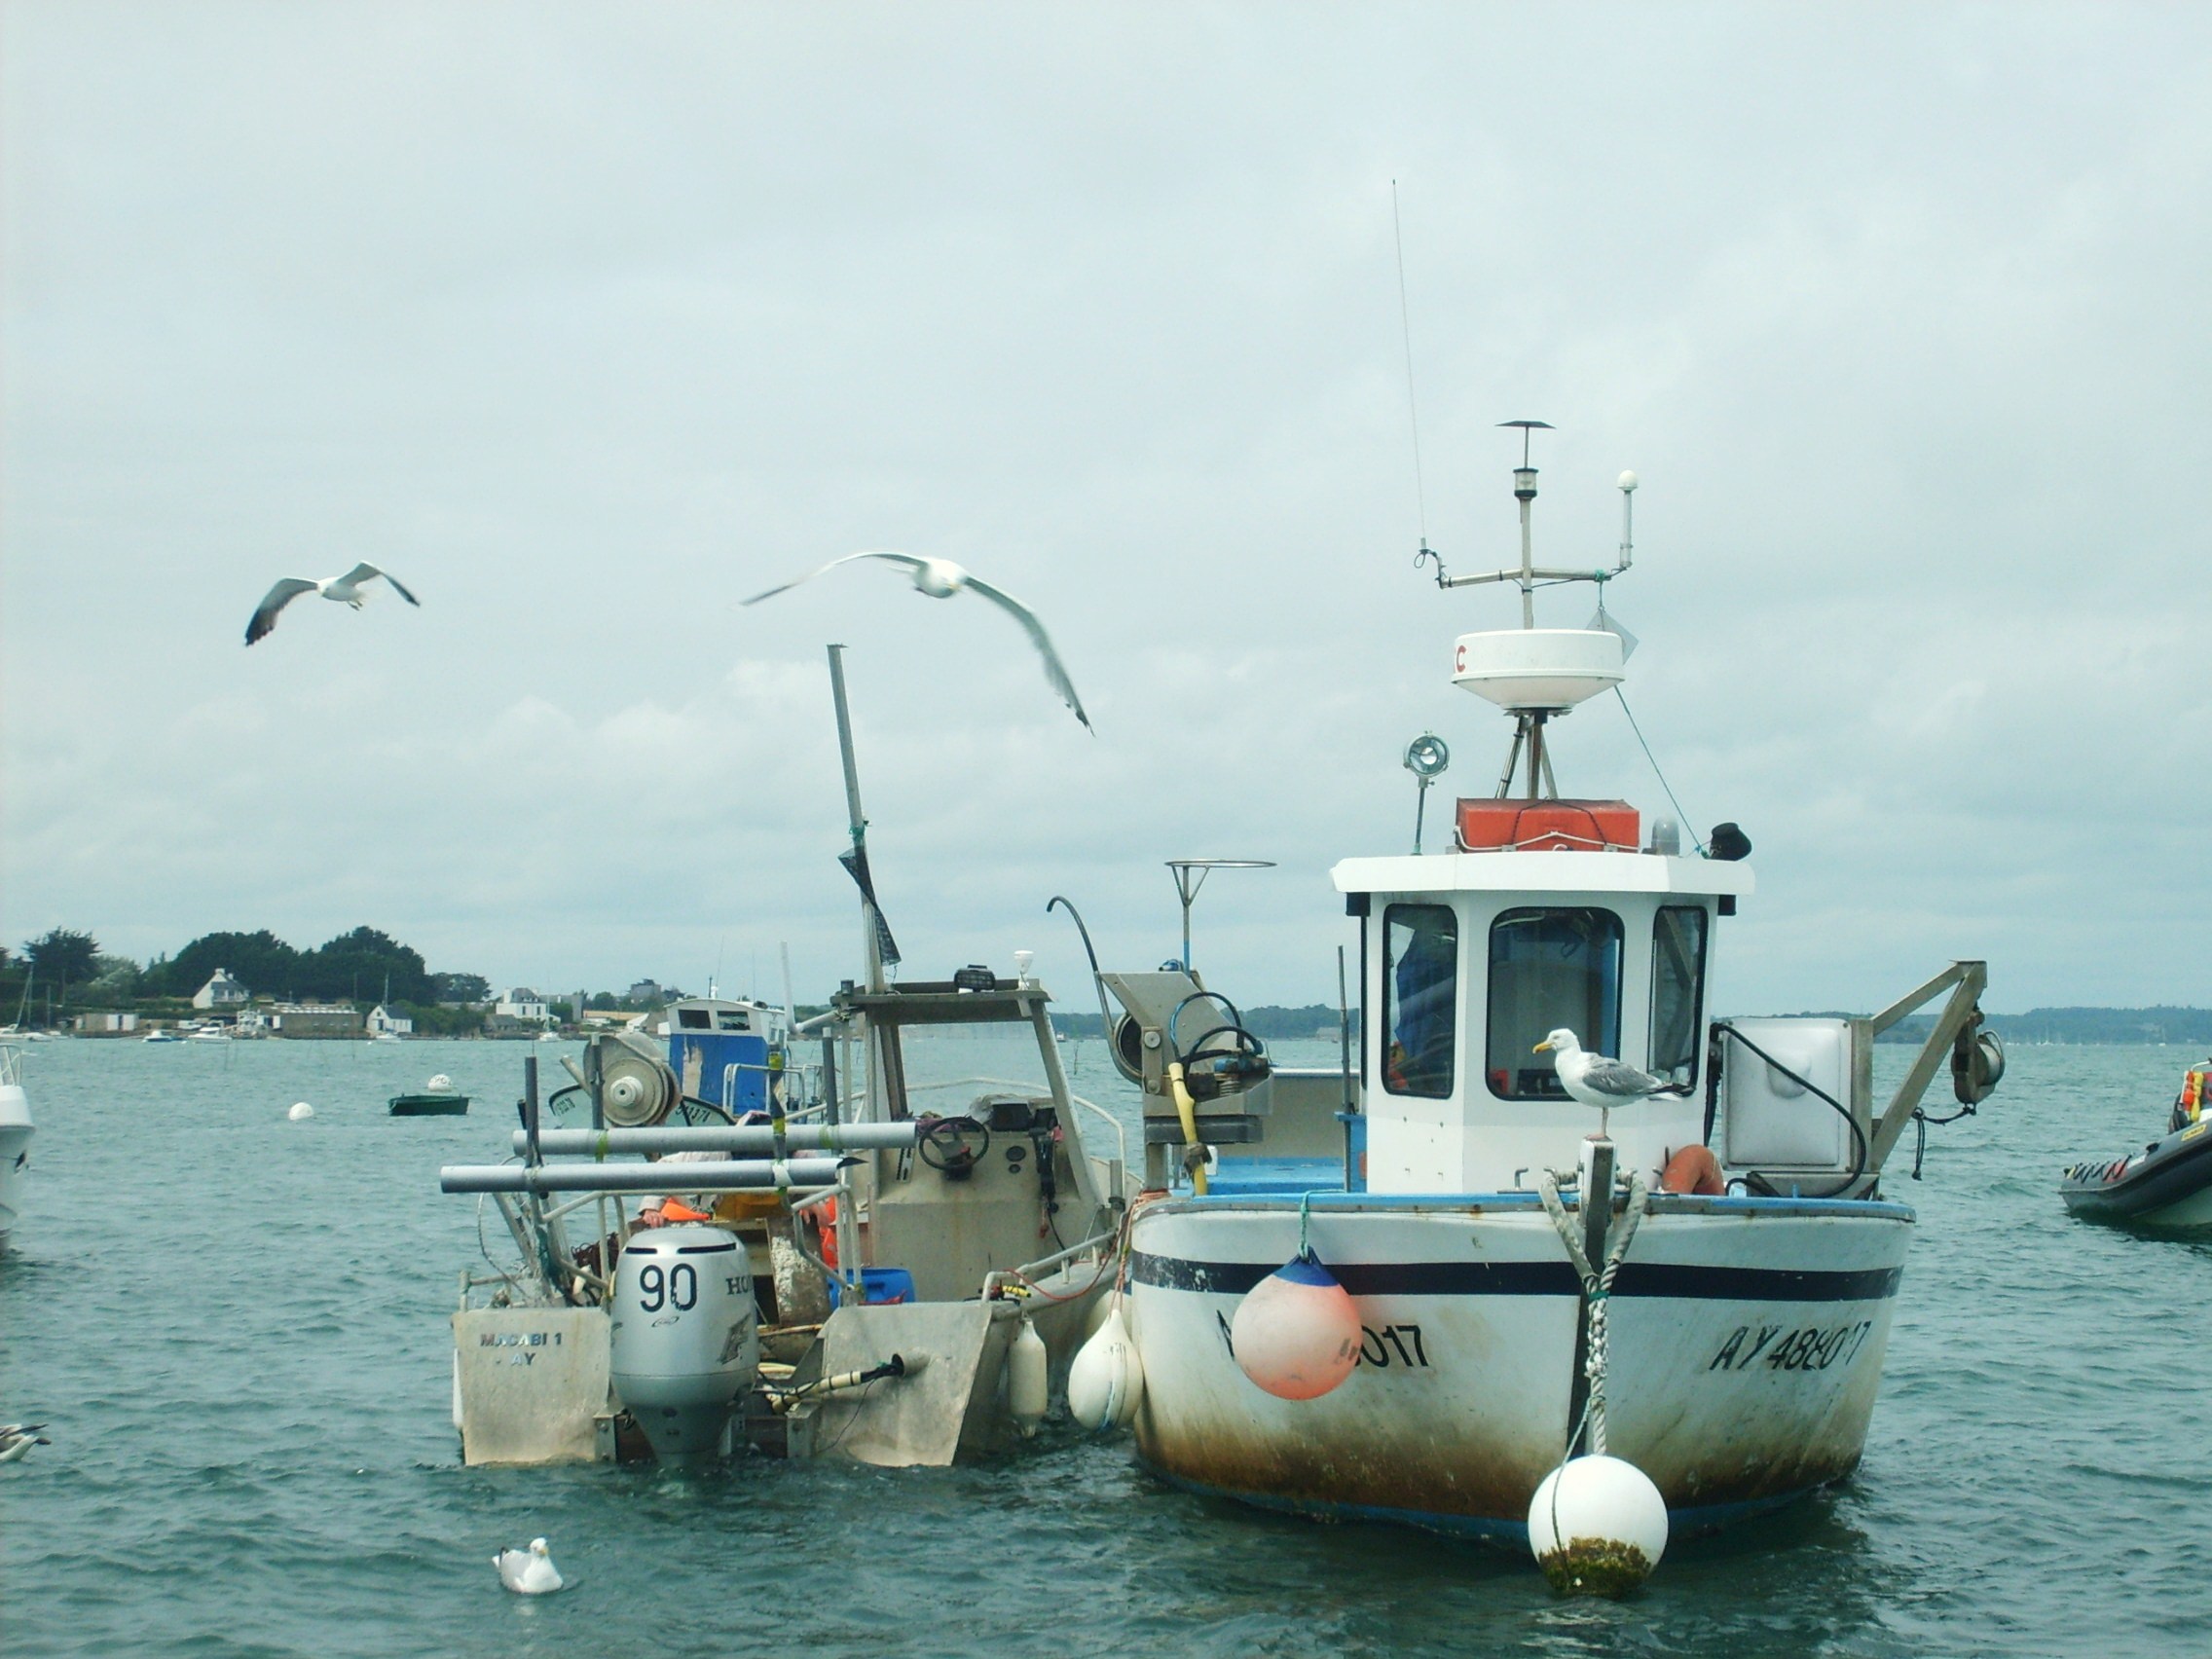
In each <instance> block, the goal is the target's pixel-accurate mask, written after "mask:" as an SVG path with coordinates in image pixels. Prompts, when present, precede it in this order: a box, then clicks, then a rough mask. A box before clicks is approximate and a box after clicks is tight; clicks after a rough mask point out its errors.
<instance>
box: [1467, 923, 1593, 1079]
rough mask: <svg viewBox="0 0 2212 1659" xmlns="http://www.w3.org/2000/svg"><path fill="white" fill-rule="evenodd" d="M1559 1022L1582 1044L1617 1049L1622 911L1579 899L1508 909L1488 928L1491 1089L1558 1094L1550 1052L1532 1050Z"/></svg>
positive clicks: (1557, 1026)
mask: <svg viewBox="0 0 2212 1659" xmlns="http://www.w3.org/2000/svg"><path fill="white" fill-rule="evenodd" d="M1561 1026H1565V1027H1567V1029H1568V1030H1570V1031H1572V1032H1573V1033H1574V1034H1575V1035H1576V1036H1577V1037H1578V1038H1580V1039H1581V1041H1582V1046H1583V1047H1584V1048H1585V1049H1588V1050H1591V1051H1595V1052H1597V1053H1601V1054H1618V1053H1619V1052H1620V1040H1621V919H1620V917H1618V916H1616V915H1614V914H1613V912H1612V911H1610V910H1600V909H1595V908H1591V907H1588V906H1581V905H1576V906H1572V907H1557V908H1553V907H1545V908H1529V909H1519V910H1508V911H1506V912H1505V913H1504V914H1503V915H1501V916H1499V917H1498V918H1497V920H1496V921H1494V922H1493V923H1492V924H1491V930H1490V1024H1489V1031H1490V1040H1489V1051H1490V1058H1489V1065H1488V1067H1487V1068H1486V1069H1487V1071H1488V1073H1489V1077H1490V1087H1491V1092H1492V1093H1493V1094H1496V1095H1499V1096H1500V1097H1502V1098H1504V1099H1507V1100H1557V1099H1561V1098H1563V1097H1564V1096H1565V1095H1566V1092H1567V1091H1566V1090H1565V1089H1564V1088H1561V1087H1560V1081H1559V1073H1558V1071H1557V1070H1556V1069H1555V1068H1554V1067H1553V1065H1552V1063H1551V1060H1550V1057H1549V1056H1548V1055H1544V1054H1539V1053H1537V1052H1535V1048H1536V1045H1537V1044H1538V1043H1541V1042H1542V1041H1543V1040H1544V1039H1545V1038H1546V1037H1547V1036H1549V1035H1550V1034H1551V1033H1552V1032H1553V1031H1554V1030H1556V1029H1558V1028H1559V1027H1561Z"/></svg>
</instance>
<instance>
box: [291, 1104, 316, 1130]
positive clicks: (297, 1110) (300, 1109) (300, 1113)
mask: <svg viewBox="0 0 2212 1659" xmlns="http://www.w3.org/2000/svg"><path fill="white" fill-rule="evenodd" d="M284 1116H285V1117H287V1118H289V1119H290V1120H291V1121H292V1122H293V1123H295V1124H299V1123H305V1122H306V1121H307V1120H308V1119H310V1118H312V1117H313V1116H314V1108H313V1106H310V1105H309V1104H308V1103H307V1102H306V1101H305V1100H295V1101H293V1102H292V1109H291V1110H290V1111H289V1112H287V1113H285V1114H284Z"/></svg>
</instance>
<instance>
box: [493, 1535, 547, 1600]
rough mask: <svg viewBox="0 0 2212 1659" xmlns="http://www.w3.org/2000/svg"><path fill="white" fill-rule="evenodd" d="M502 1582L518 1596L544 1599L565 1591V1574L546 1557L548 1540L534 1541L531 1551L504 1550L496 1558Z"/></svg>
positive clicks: (495, 1561)
mask: <svg viewBox="0 0 2212 1659" xmlns="http://www.w3.org/2000/svg"><path fill="white" fill-rule="evenodd" d="M492 1565H493V1566H494V1567H498V1569H499V1582H500V1583H501V1584H504V1585H505V1586H506V1587H507V1588H508V1589H509V1590H512V1591H513V1592H514V1593H515V1594H516V1595H518V1596H544V1595H549V1594H551V1593H552V1592H553V1591H555V1590H558V1589H560V1588H561V1574H560V1572H559V1570H558V1569H556V1568H555V1567H554V1566H553V1558H552V1557H551V1556H549V1555H547V1554H546V1553H545V1540H544V1539H543V1538H533V1539H531V1540H530V1548H528V1549H527V1550H501V1551H500V1552H499V1553H498V1555H496V1556H494V1557H493V1558H492Z"/></svg>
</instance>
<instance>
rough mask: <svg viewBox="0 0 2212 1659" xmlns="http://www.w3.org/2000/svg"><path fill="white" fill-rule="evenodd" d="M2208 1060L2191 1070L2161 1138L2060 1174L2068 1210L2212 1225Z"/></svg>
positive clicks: (2086, 1215) (2149, 1223) (2137, 1222)
mask: <svg viewBox="0 0 2212 1659" xmlns="http://www.w3.org/2000/svg"><path fill="white" fill-rule="evenodd" d="M2208 1086H2212V1061H2207V1062H2206V1063H2205V1064H2204V1065H2203V1066H2201V1067H2197V1068H2194V1069H2193V1070H2192V1071H2191V1072H2190V1073H2189V1076H2188V1080H2187V1081H2186V1082H2185V1083H2184V1084H2183V1086H2182V1092H2181V1098H2180V1099H2179V1100H2177V1101H2175V1103H2174V1115H2173V1119H2172V1121H2171V1127H2170V1128H2169V1129H2168V1132H2167V1133H2166V1135H2165V1136H2164V1138H2162V1139H2160V1140H2155V1141H2152V1142H2150V1143H2149V1144H2148V1145H2146V1146H2145V1147H2144V1148H2143V1150H2142V1151H2141V1152H2137V1153H2131V1154H2129V1155H2128V1156H2127V1157H2124V1158H2117V1159H2113V1160H2111V1161H2106V1162H2094V1163H2077V1164H2075V1165H2074V1166H2073V1167H2072V1168H2070V1169H2068V1170H2067V1171H2066V1173H2065V1174H2064V1175H2063V1176H2062V1177H2060V1179H2059V1183H2058V1196H2059V1197H2060V1198H2063V1199H2065V1201H2066V1207H2067V1209H2068V1210H2069V1211H2070V1212H2071V1213H2073V1214H2075V1215H2078V1216H2081V1217H2083V1219H2085V1220H2089V1221H2119V1222H2126V1223H2129V1224H2131V1225H2134V1226H2138V1227H2212V1118H2207V1117H2204V1116H2202V1112H2203V1108H2204V1104H2205V1094H2206V1092H2207V1088H2208Z"/></svg>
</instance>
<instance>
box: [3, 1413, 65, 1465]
mask: <svg viewBox="0 0 2212 1659" xmlns="http://www.w3.org/2000/svg"><path fill="white" fill-rule="evenodd" d="M45 1426H46V1424H45V1423H43V1422H11V1423H0V1463H13V1462H15V1461H16V1460H17V1459H18V1458H19V1457H21V1456H23V1455H24V1454H25V1453H26V1452H28V1451H29V1450H30V1449H31V1448H32V1447H34V1446H52V1445H53V1444H54V1442H53V1441H51V1440H49V1439H47V1437H46V1436H45V1435H43V1434H41V1433H39V1430H40V1429H42V1428H44V1427H45Z"/></svg>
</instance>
